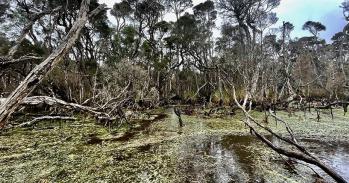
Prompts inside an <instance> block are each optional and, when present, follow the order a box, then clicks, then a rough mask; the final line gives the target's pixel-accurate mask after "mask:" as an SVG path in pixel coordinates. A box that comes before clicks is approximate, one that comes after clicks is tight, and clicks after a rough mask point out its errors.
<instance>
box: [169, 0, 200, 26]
mask: <svg viewBox="0 0 349 183" xmlns="http://www.w3.org/2000/svg"><path fill="white" fill-rule="evenodd" d="M165 6H166V7H167V8H168V9H169V10H170V11H171V12H172V13H174V14H175V16H176V21H178V19H179V17H181V16H182V14H183V13H184V12H185V11H186V10H188V9H189V8H191V7H192V6H193V1H192V0H165Z"/></svg>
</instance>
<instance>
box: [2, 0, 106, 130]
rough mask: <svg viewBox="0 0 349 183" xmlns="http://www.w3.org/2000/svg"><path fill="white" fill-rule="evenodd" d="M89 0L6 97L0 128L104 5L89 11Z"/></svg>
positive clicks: (85, 1) (67, 50) (68, 49)
mask: <svg viewBox="0 0 349 183" xmlns="http://www.w3.org/2000/svg"><path fill="white" fill-rule="evenodd" d="M89 5H90V0H84V1H82V3H81V7H80V11H79V15H78V18H77V20H76V21H75V23H74V25H73V26H72V28H71V29H70V31H69V32H68V34H67V35H66V37H65V38H64V39H63V41H62V43H61V45H59V46H58V47H57V48H56V49H55V50H54V51H53V52H52V53H51V55H50V56H48V57H47V58H46V59H45V61H43V62H42V63H41V64H39V65H37V66H36V67H35V68H34V69H33V70H32V71H31V72H30V73H29V74H28V76H27V77H26V78H25V79H24V81H22V82H21V84H20V85H19V86H18V87H17V88H16V89H15V90H14V91H13V92H12V93H11V94H10V96H8V97H7V99H6V100H5V102H4V103H2V105H1V106H0V128H3V127H4V126H5V125H6V123H7V121H8V119H9V118H10V116H11V114H12V113H13V112H14V111H15V110H16V109H17V107H18V106H19V105H20V103H21V102H22V101H23V99H24V98H25V97H27V96H28V95H29V94H30V93H31V92H32V91H33V90H34V89H35V88H36V86H37V85H38V84H39V83H40V82H41V81H42V80H43V79H44V77H45V76H46V75H47V74H48V73H49V72H50V71H51V70H52V69H53V68H54V67H55V66H56V65H57V64H58V63H59V62H60V60H62V59H63V57H64V56H65V55H66V54H67V53H68V52H69V51H70V49H71V48H72V47H73V45H74V44H75V41H76V40H77V39H78V37H79V34H80V32H81V30H82V28H83V27H84V26H85V24H86V22H87V21H88V18H89V17H91V16H93V15H95V14H97V13H99V12H100V11H101V10H103V9H104V6H105V5H101V7H98V8H97V9H96V11H92V13H91V14H88V12H89Z"/></svg>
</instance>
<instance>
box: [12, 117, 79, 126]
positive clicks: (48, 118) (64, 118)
mask: <svg viewBox="0 0 349 183" xmlns="http://www.w3.org/2000/svg"><path fill="white" fill-rule="evenodd" d="M45 120H66V121H76V120H77V118H74V117H69V116H41V117H37V118H34V119H33V120H31V121H28V122H25V123H21V124H19V125H17V126H14V128H22V127H29V126H33V125H35V124H37V123H38V122H40V121H45Z"/></svg>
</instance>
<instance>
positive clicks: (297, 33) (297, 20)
mask: <svg viewBox="0 0 349 183" xmlns="http://www.w3.org/2000/svg"><path fill="white" fill-rule="evenodd" d="M120 1H121V0H100V2H101V3H105V4H107V5H108V7H110V8H111V7H112V6H113V5H114V3H116V2H120ZM204 1H205V0H193V3H194V5H197V4H199V3H202V2H204ZM343 1H344V0H281V3H280V5H279V6H278V7H277V8H276V9H275V10H274V12H276V13H277V15H278V17H279V21H278V22H277V24H276V25H275V26H274V27H279V26H281V25H282V22H283V21H285V22H286V21H288V22H291V23H292V24H293V25H294V26H295V29H294V31H293V32H292V34H291V37H292V38H295V37H302V36H310V33H308V32H307V31H304V30H302V26H303V24H304V23H305V22H306V21H308V20H311V21H318V22H321V23H322V24H324V25H325V26H326V27H327V30H326V31H324V32H322V33H321V35H320V37H322V38H325V39H326V40H327V41H330V40H331V37H332V36H333V35H334V34H335V33H337V32H339V31H342V30H343V27H344V26H345V24H346V21H345V19H344V17H343V14H342V9H341V8H340V7H339V6H340V5H341V3H342V2H343ZM172 17H173V16H171V15H166V16H165V20H167V21H169V20H173V19H172ZM110 19H111V22H113V21H114V20H113V18H112V17H110Z"/></svg>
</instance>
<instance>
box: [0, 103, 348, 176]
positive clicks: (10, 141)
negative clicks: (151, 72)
mask: <svg viewBox="0 0 349 183" xmlns="http://www.w3.org/2000/svg"><path fill="white" fill-rule="evenodd" d="M166 113H167V117H166V116H164V115H162V116H161V115H160V116H161V118H158V119H156V120H154V121H151V122H150V121H143V122H138V123H137V124H134V126H135V127H134V128H133V129H121V130H118V131H117V132H114V133H110V131H109V130H108V129H107V128H105V127H102V126H100V125H96V124H94V123H93V121H89V120H86V121H80V122H76V123H69V122H67V123H64V124H57V123H52V122H50V123H49V125H48V126H49V128H48V127H47V125H43V126H40V125H38V126H37V127H36V128H34V129H19V130H14V131H10V132H7V133H3V134H1V135H0V146H2V147H10V149H6V148H4V149H0V182H217V183H219V182H315V179H314V173H313V172H312V170H310V169H309V168H308V167H306V166H304V165H301V164H298V163H295V164H288V163H285V161H284V160H283V159H282V158H281V157H280V156H279V155H278V154H276V153H274V152H273V151H271V150H270V149H268V148H267V147H266V146H265V145H263V144H262V143H261V142H259V141H258V140H257V139H255V138H254V137H252V136H250V135H249V132H248V130H246V128H245V127H244V125H243V124H242V122H241V121H240V120H239V119H238V118H240V117H241V115H240V116H239V114H238V115H237V116H234V117H232V118H229V117H227V118H224V119H220V118H217V119H205V118H200V117H195V116H183V120H184V122H185V126H184V127H183V128H182V129H179V128H178V123H177V119H176V116H175V115H174V114H173V113H172V111H171V110H168V111H166ZM341 118H343V117H341ZM345 119H347V118H345ZM325 120H326V119H324V122H323V123H316V124H315V126H317V127H318V128H319V129H323V128H324V126H328V122H327V121H325ZM343 121H344V120H343ZM336 124H337V125H338V126H337V127H340V128H341V129H340V130H336V129H331V128H329V127H327V128H326V130H327V131H324V132H322V133H321V134H320V135H319V134H316V133H315V132H316V131H318V130H316V129H314V128H310V131H306V132H307V133H308V134H306V135H305V136H302V137H301V138H300V139H303V140H301V142H302V143H303V144H305V145H306V146H307V147H308V148H309V150H310V151H311V152H314V153H315V154H317V155H318V156H319V157H320V158H321V159H323V161H324V162H326V163H327V164H329V165H331V166H332V167H334V169H336V170H337V171H338V172H340V174H341V175H342V176H344V177H345V178H346V179H348V180H349V146H348V143H347V141H344V142H337V141H334V142H330V141H328V140H326V142H325V141H324V139H322V138H321V135H324V134H325V135H326V136H328V135H327V134H326V133H332V131H338V133H337V134H333V138H332V137H331V138H332V139H335V137H337V136H340V137H343V136H344V137H345V135H346V134H345V133H347V131H346V130H347V128H349V124H347V123H346V122H338V123H336ZM292 125H294V126H292V127H294V129H295V132H296V134H303V133H304V128H301V127H300V125H305V126H307V128H309V125H312V123H309V124H306V123H299V124H298V123H297V124H296V123H295V124H293V123H292ZM337 127H336V128H337ZM343 128H346V129H345V130H343ZM275 130H278V128H277V127H275ZM297 132H299V133H297ZM280 133H283V132H282V130H280ZM342 133H343V134H342ZM91 134H93V135H94V136H96V137H98V138H99V139H100V141H98V143H95V144H88V143H87V142H86V138H87V137H88V136H91ZM112 134H113V135H112ZM130 134H131V135H130ZM316 137H319V138H316ZM344 139H346V138H344ZM271 140H273V139H271ZM275 143H278V142H275ZM291 166H293V167H294V168H296V169H294V168H291ZM317 172H321V171H317ZM321 175H323V174H321ZM325 178H326V181H331V179H329V178H328V177H325Z"/></svg>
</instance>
